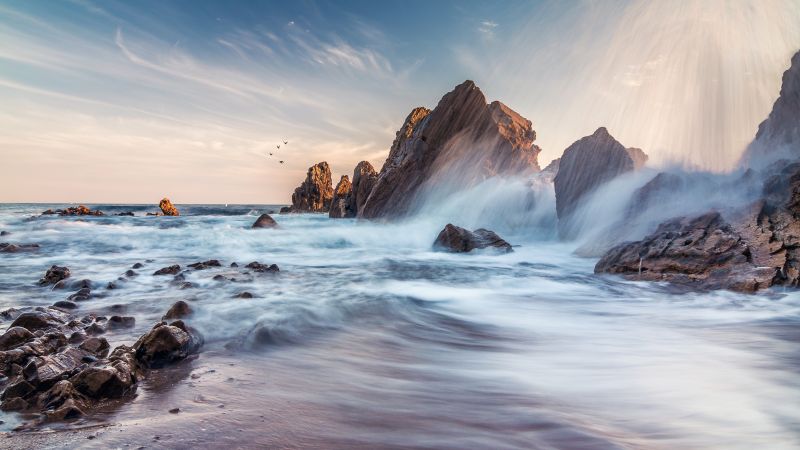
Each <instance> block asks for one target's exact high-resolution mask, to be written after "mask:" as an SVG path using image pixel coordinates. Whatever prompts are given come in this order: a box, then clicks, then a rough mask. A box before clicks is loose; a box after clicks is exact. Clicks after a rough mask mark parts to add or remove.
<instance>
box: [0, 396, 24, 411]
mask: <svg viewBox="0 0 800 450" xmlns="http://www.w3.org/2000/svg"><path fill="white" fill-rule="evenodd" d="M0 409H2V410H3V411H22V410H25V409H28V402H26V401H25V400H23V399H21V398H19V397H15V398H10V399H8V400H6V401H3V403H2V405H0Z"/></svg>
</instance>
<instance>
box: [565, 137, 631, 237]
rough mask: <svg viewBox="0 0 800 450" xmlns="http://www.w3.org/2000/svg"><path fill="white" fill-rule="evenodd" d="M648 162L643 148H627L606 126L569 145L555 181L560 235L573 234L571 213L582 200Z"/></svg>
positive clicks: (568, 235) (570, 235)
mask: <svg viewBox="0 0 800 450" xmlns="http://www.w3.org/2000/svg"><path fill="white" fill-rule="evenodd" d="M645 162H647V155H646V154H645V153H644V152H643V151H642V150H641V149H638V148H625V146H623V145H622V144H620V143H619V142H618V141H617V140H616V139H614V138H613V137H612V136H611V135H610V134H609V133H608V130H606V129H605V128H604V127H600V128H598V129H597V130H596V131H595V132H594V133H593V134H591V135H590V136H586V137H584V138H581V139H579V140H578V141H576V142H574V143H573V144H572V145H570V146H569V147H567V149H566V150H564V154H563V155H562V156H561V158H560V160H559V162H558V173H557V174H556V176H555V179H554V181H553V183H554V187H555V193H556V214H557V216H558V220H559V233H560V235H561V236H562V237H564V238H570V237H572V236H573V234H574V232H573V230H572V227H571V223H570V221H571V218H572V217H571V216H572V214H573V213H574V212H575V211H576V210H577V208H578V207H579V206H580V204H581V201H582V200H584V199H585V198H586V197H587V196H588V195H589V194H591V193H592V192H594V191H595V190H596V189H597V188H598V187H600V186H602V185H603V184H605V183H607V182H609V181H611V180H613V179H614V178H616V177H617V176H619V175H621V174H624V173H626V172H631V171H633V170H636V169H639V168H641V167H642V166H643V165H644V164H645Z"/></svg>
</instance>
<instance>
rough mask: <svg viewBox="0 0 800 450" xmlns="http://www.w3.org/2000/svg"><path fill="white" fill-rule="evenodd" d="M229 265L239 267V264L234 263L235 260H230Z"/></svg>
mask: <svg viewBox="0 0 800 450" xmlns="http://www.w3.org/2000/svg"><path fill="white" fill-rule="evenodd" d="M231 267H239V264H237V263H235V262H232V263H231Z"/></svg>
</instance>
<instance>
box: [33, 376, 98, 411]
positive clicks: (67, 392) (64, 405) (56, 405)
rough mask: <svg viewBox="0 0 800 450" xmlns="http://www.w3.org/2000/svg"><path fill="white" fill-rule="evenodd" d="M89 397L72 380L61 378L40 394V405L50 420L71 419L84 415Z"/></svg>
mask: <svg viewBox="0 0 800 450" xmlns="http://www.w3.org/2000/svg"><path fill="white" fill-rule="evenodd" d="M87 402H88V399H86V397H84V396H83V395H81V394H80V393H79V392H78V391H77V390H76V389H75V387H74V386H73V385H72V383H71V382H69V381H68V380H61V381H59V382H58V383H56V384H54V385H53V387H51V388H50V389H49V390H48V391H47V392H44V393H42V394H41V395H40V396H39V401H38V403H39V407H40V408H41V409H43V410H44V412H45V415H46V417H47V419H48V420H51V421H55V420H59V421H60V420H71V419H77V418H79V417H83V415H84V412H83V410H84V409H85V408H86V404H87Z"/></svg>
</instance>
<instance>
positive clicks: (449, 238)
mask: <svg viewBox="0 0 800 450" xmlns="http://www.w3.org/2000/svg"><path fill="white" fill-rule="evenodd" d="M490 247H491V248H495V249H497V250H500V251H503V252H512V251H513V249H512V248H511V244H509V243H508V242H506V241H505V240H503V238H501V237H500V236H498V235H497V233H495V232H494V231H490V230H487V229H485V228H478V229H477V230H475V231H469V230H467V229H465V228H461V227H458V226H455V225H453V224H451V223H448V224H447V225H446V226H445V227H444V229H443V230H442V231H441V232H439V236H437V237H436V241H434V242H433V249H434V250H439V251H448V252H454V253H466V252H471V251H472V250H475V249H483V248H490Z"/></svg>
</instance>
